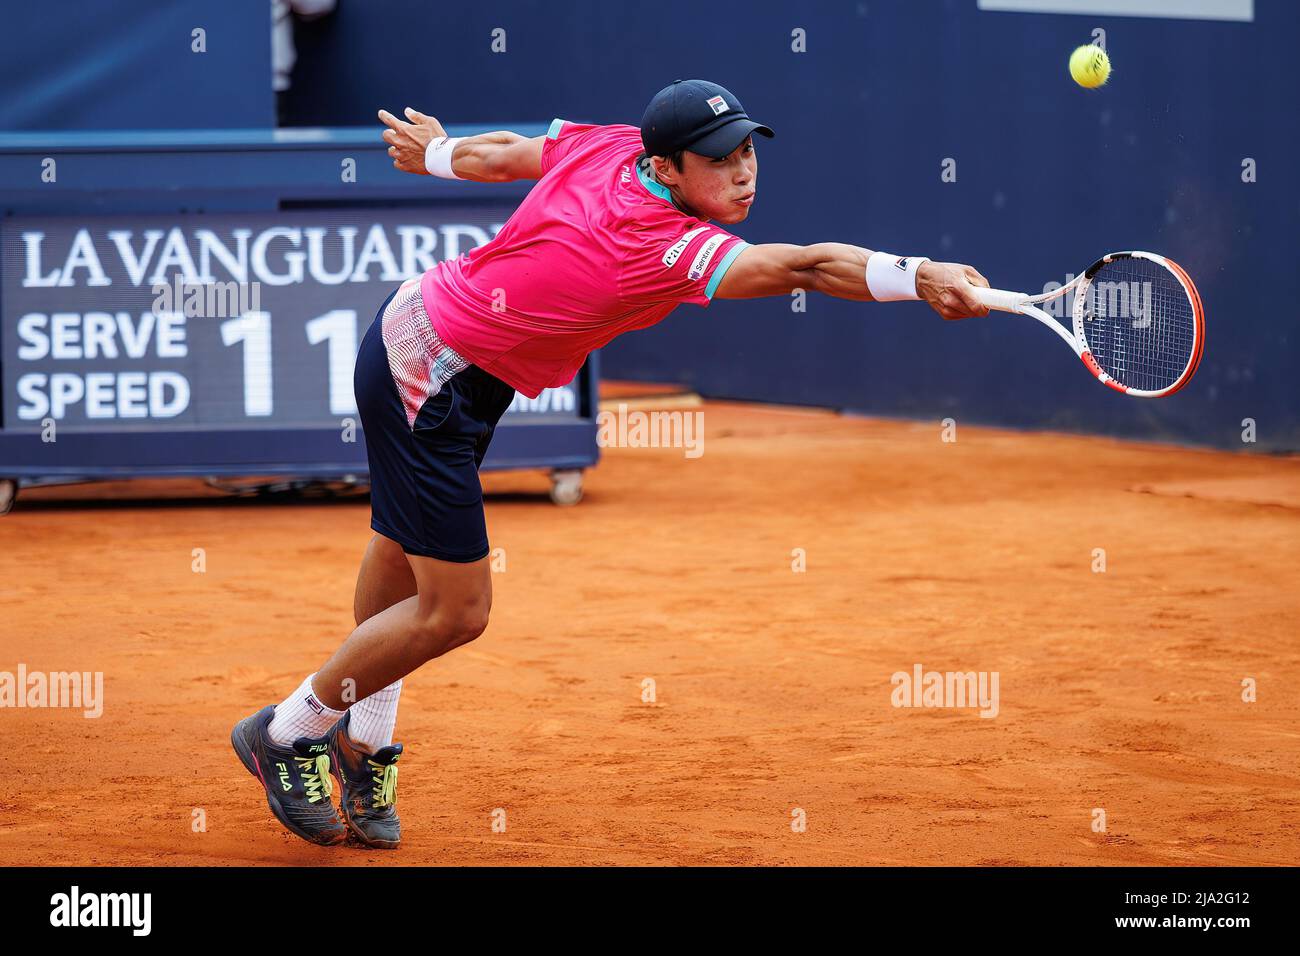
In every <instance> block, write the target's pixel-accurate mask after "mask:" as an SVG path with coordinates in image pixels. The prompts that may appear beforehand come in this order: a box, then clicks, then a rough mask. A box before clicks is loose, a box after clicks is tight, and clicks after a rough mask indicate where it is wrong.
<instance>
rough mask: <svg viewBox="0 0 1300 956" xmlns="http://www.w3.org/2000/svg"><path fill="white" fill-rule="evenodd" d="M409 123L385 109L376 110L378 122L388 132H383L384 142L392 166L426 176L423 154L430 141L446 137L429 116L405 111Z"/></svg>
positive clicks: (440, 127)
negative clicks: (386, 145) (385, 127)
mask: <svg viewBox="0 0 1300 956" xmlns="http://www.w3.org/2000/svg"><path fill="white" fill-rule="evenodd" d="M405 112H406V118H407V119H408V120H410V122H409V123H404V122H402V121H401V120H400V119H398V118H397V117H396V116H394V115H393V114H392V113H390V112H388V110H380V111H379V121H380V122H381V123H383V124H384V125H385V126H387V127H388V129H386V130H384V142H385V143H387V144H388V155H389V156H391V157H393V165H394V166H396V167H397V168H398V169H400V170H401V171H402V172H404V173H418V174H420V175H423V176H427V175H428V173H429V171H428V170H427V169H425V168H424V151H425V149H426V148H427V147H428V145H429V142H430V141H431V140H433V139H436V138H437V137H439V136H446V135H447V131H446V130H445V129H443V128H442V124H441V123H439V122H438V121H437V120H436V119H434V118H433V117H432V116H425V115H424V114H423V113H420V112H417V111H416V110H413V109H411V108H410V107H409V106H408V107H407V108H406V110H405Z"/></svg>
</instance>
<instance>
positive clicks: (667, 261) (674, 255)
mask: <svg viewBox="0 0 1300 956" xmlns="http://www.w3.org/2000/svg"><path fill="white" fill-rule="evenodd" d="M708 228H709V227H708V226H701V227H700V228H699V229H692V230H691V231H690V232H688V233H687V234H686V235H684V236H682V237H681V238H680V239H678V240H677V241H676V242H674V243H673V244H672V245H671V246H669V247H668V251H667V252H665V253H664V260H663V262H664V265H666V266H669V267H671V266H672V265H673V264H674V263H675V262H676V261H677V260H678V259H679V258H681V254H682V253H683V252H685V251H686V247H687V246H689V245H690V244H691V240H692V239H694V238H695V237H696V236H698V235H699V234H700V233H702V232H707V231H708Z"/></svg>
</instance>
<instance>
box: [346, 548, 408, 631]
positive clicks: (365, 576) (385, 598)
mask: <svg viewBox="0 0 1300 956" xmlns="http://www.w3.org/2000/svg"><path fill="white" fill-rule="evenodd" d="M415 593H416V587H415V574H414V573H413V572H412V571H411V565H410V562H408V561H407V560H406V554H405V552H403V551H402V546H401V545H400V544H398V543H397V542H396V541H394V540H392V539H391V538H386V537H384V536H383V535H382V534H376V535H374V536H373V537H372V538H371V539H370V543H369V544H368V545H366V553H365V556H364V557H362V559H361V570H360V571H358V572H357V587H356V591H355V593H354V594H353V597H352V616H353V618H354V620H355V621H356V623H357V624H361V623H362V622H363V621H366V620H368V619H369V618H372V617H374V616H375V615H376V614H378V613H379V612H380V611H383V610H385V609H386V608H390V607H392V606H393V605H394V604H396V603H397V602H399V601H404V600H406V599H407V598H409V597H411V596H413V595H414V594H415Z"/></svg>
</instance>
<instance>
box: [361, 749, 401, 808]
mask: <svg viewBox="0 0 1300 956" xmlns="http://www.w3.org/2000/svg"><path fill="white" fill-rule="evenodd" d="M366 762H367V763H368V764H370V769H371V770H372V771H374V776H373V777H372V778H371V779H372V780H374V781H375V786H374V790H373V793H374V804H375V806H376V807H391V806H392V805H393V803H394V801H396V800H397V764H395V763H390V764H388V765H386V766H385V765H384V764H378V763H375V762H374V761H373V760H368V761H366Z"/></svg>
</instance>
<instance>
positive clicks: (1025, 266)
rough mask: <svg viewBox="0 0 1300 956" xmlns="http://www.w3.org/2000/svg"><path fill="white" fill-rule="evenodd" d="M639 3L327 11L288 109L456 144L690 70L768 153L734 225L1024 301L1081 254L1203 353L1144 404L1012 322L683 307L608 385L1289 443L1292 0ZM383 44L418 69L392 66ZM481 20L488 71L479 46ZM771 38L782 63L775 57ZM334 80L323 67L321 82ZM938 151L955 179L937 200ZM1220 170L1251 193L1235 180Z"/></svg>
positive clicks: (619, 362)
mask: <svg viewBox="0 0 1300 956" xmlns="http://www.w3.org/2000/svg"><path fill="white" fill-rule="evenodd" d="M440 9H443V10H445V8H440ZM650 9H651V8H650V7H648V6H644V5H637V6H635V7H632V6H631V5H626V6H625V5H623V4H610V3H602V2H599V0H587V2H575V3H568V4H555V3H541V2H537V3H512V4H509V5H504V6H503V7H502V8H501V9H496V8H494V9H491V10H483V9H462V11H460V12H459V13H458V14H457V16H456V17H455V18H451V17H448V16H446V15H445V13H440V12H437V10H436V9H435V6H432V5H431V6H429V7H427V8H416V7H412V6H411V5H409V4H405V3H398V2H395V0H372V2H371V3H369V4H367V6H366V8H365V10H361V9H358V8H357V7H356V6H355V5H345V6H343V7H341V8H340V11H339V14H338V16H337V17H336V18H334V19H333V20H332V21H331V22H328V23H322V24H320V25H319V29H318V30H317V31H316V32H315V34H314V36H313V37H311V38H310V39H308V40H307V41H306V42H308V43H312V44H315V47H314V48H315V50H316V52H320V53H325V54H328V55H326V56H319V57H313V58H312V61H313V62H312V66H311V67H310V69H311V70H312V71H313V72H310V73H309V74H308V85H309V86H310V88H311V90H312V93H313V95H312V98H311V100H310V103H307V102H303V101H301V100H300V101H298V102H299V103H300V104H301V109H300V111H299V116H300V118H301V120H302V121H304V122H311V123H361V122H366V121H368V119H369V116H370V115H371V113H372V112H373V109H374V107H375V106H376V105H377V102H376V101H378V103H382V104H383V105H386V106H389V107H390V108H391V107H401V106H404V105H408V103H409V105H412V106H417V107H418V108H420V109H423V110H425V111H426V112H430V113H433V114H434V115H437V116H439V117H440V118H442V119H444V120H455V121H463V122H468V121H474V122H479V121H482V122H496V123H506V122H508V121H510V120H512V119H515V118H517V117H520V116H527V117H531V118H541V119H545V118H549V117H551V116H553V115H556V116H564V117H567V118H572V119H576V120H586V121H597V122H615V121H618V122H633V123H635V122H637V121H638V119H639V117H640V114H641V110H642V109H643V108H644V104H645V101H646V100H647V99H648V98H649V96H650V95H651V94H652V93H654V91H655V90H657V89H658V88H659V87H661V86H663V85H665V84H666V83H668V82H670V81H671V80H673V79H676V78H678V77H690V76H704V77H707V78H710V79H713V80H716V81H718V82H720V83H722V84H723V85H725V86H728V87H729V88H730V89H731V90H732V91H733V92H735V93H736V94H737V95H738V96H739V97H740V98H741V100H742V101H743V102H744V103H745V105H746V107H747V108H748V110H749V111H750V113H751V114H752V115H754V116H757V117H758V118H759V119H760V120H761V121H762V122H765V123H768V124H770V125H771V126H773V127H774V128H775V129H776V131H777V137H778V138H777V139H776V140H773V141H771V142H768V141H762V142H760V144H759V152H760V175H759V200H758V202H757V203H756V205H755V206H754V209H753V212H752V213H751V215H750V218H749V221H748V222H746V223H744V224H742V225H741V226H739V227H738V228H737V229H736V232H738V233H739V234H740V235H742V236H743V237H744V238H746V239H748V240H749V241H751V242H765V241H783V242H798V243H805V242H815V241H821V240H837V241H843V242H852V243H857V244H861V245H865V246H868V247H871V248H884V249H887V250H890V251H893V252H899V253H915V252H923V253H925V254H928V255H930V256H931V257H933V258H943V259H952V260H958V261H967V262H971V263H973V264H974V265H976V266H977V267H978V268H979V269H980V270H981V271H983V272H984V273H985V275H987V276H988V277H989V279H990V280H991V281H992V282H993V284H994V285H997V286H1001V287H1004V288H1015V289H1026V290H1033V291H1038V290H1040V289H1041V288H1042V286H1043V283H1045V282H1047V281H1051V280H1055V281H1058V282H1062V281H1065V278H1066V275H1065V274H1066V273H1067V272H1073V271H1076V270H1079V269H1082V268H1083V267H1084V266H1086V265H1087V264H1088V263H1090V262H1091V261H1092V260H1093V259H1095V258H1096V257H1097V256H1098V255H1100V254H1101V253H1103V252H1107V251H1111V250H1117V249H1129V248H1138V249H1149V250H1152V251H1156V252H1163V253H1165V254H1167V255H1169V256H1170V257H1172V258H1174V259H1176V260H1177V261H1178V262H1180V263H1181V264H1182V265H1183V266H1184V267H1185V268H1186V269H1188V270H1189V271H1190V272H1191V274H1192V275H1193V276H1194V277H1195V278H1196V280H1197V282H1198V284H1199V287H1200V291H1201V294H1202V297H1203V300H1204V302H1205V307H1206V310H1207V317H1208V318H1207V321H1208V336H1207V348H1206V354H1205V359H1204V362H1203V364H1202V366H1201V369H1200V371H1199V373H1198V375H1197V377H1196V379H1195V380H1194V381H1193V382H1192V384H1191V385H1190V386H1188V387H1187V388H1186V389H1185V390H1184V391H1183V392H1181V393H1179V394H1178V395H1175V396H1173V397H1171V398H1168V399H1163V400H1159V401H1154V402H1143V401H1138V400H1133V399H1126V398H1124V397H1122V396H1120V395H1116V394H1114V393H1112V392H1110V391H1109V390H1107V389H1104V388H1101V387H1099V386H1098V385H1097V384H1096V382H1095V381H1094V380H1093V379H1092V378H1091V377H1090V376H1089V375H1088V374H1087V373H1086V372H1085V371H1084V370H1083V369H1082V368H1079V367H1077V359H1075V358H1074V356H1072V355H1071V354H1069V352H1068V351H1067V350H1066V349H1064V348H1062V347H1061V346H1060V344H1059V343H1058V342H1057V341H1056V340H1055V339H1054V337H1053V336H1052V335H1051V334H1050V333H1049V332H1048V331H1047V330H1046V329H1042V328H1040V327H1038V326H1037V325H1036V324H1035V323H1033V322H1032V321H1031V320H1028V319H1020V318H1018V317H1014V316H1007V315H994V316H991V317H989V318H988V319H984V320H977V321H967V322H963V323H950V324H945V323H943V322H942V321H941V320H940V319H938V317H937V316H935V315H934V314H933V313H931V312H930V311H929V310H928V309H927V308H926V307H925V306H922V305H913V304H905V305H890V306H875V305H859V304H853V303H847V302H840V301H835V300H831V299H827V298H824V297H817V296H813V297H809V299H808V303H807V312H806V313H804V314H795V313H792V312H791V309H790V304H789V303H788V302H786V301H782V300H761V301H752V302H744V303H736V302H718V303H715V304H714V305H712V306H710V307H709V309H708V311H707V313H701V312H699V311H697V310H696V309H694V308H693V307H683V308H682V309H680V310H679V311H678V312H677V313H676V314H674V315H673V316H672V317H670V318H669V319H668V320H667V321H665V322H664V323H663V324H661V325H660V326H658V327H657V328H654V329H651V330H649V331H646V332H642V333H637V334H633V335H631V336H628V337H625V338H623V339H621V340H619V341H618V342H616V343H614V344H613V345H612V346H611V347H609V348H608V349H607V350H606V354H605V365H604V367H605V371H606V374H608V375H611V376H626V377H637V378H652V379H668V380H679V381H686V382H689V383H691V384H693V385H694V386H695V387H696V388H698V389H699V390H700V391H701V392H703V393H705V394H709V395H715V396H729V397H740V398H752V399H769V400H777V401H782V402H792V403H806V404H815V405H830V406H835V407H841V408H850V409H858V410H864V411H868V412H872V413H877V414H889V415H908V416H926V417H940V416H945V415H958V416H961V417H963V420H977V421H984V422H995V423H1001V424H1008V425H1017V426H1048V427H1053V428H1065V429H1079V430H1087V431H1100V432H1106V433H1111V434H1116V435H1132V436H1146V437H1152V438H1159V439H1172V440H1180V441H1188V442H1194V443H1199V444H1213V445H1223V446H1227V447H1238V448H1239V447H1241V438H1240V435H1241V420H1242V419H1243V418H1246V417H1251V418H1254V419H1256V421H1257V423H1258V432H1259V442H1260V446H1262V447H1273V448H1277V447H1287V448H1300V400H1298V399H1300V363H1298V362H1297V357H1296V333H1295V323H1296V313H1297V307H1296V306H1295V304H1294V302H1293V301H1291V297H1290V296H1289V295H1288V294H1286V293H1284V292H1281V293H1280V292H1279V291H1277V288H1278V284H1279V283H1290V282H1293V281H1294V280H1295V278H1296V276H1297V267H1296V253H1297V235H1298V234H1300V231H1298V229H1297V227H1298V226H1300V192H1298V189H1297V175H1296V173H1295V157H1296V156H1297V155H1300V135H1297V123H1296V113H1297V109H1296V101H1297V93H1298V92H1300V84H1297V82H1296V80H1295V77H1294V74H1293V73H1292V71H1291V64H1292V63H1293V61H1294V49H1295V44H1296V43H1297V41H1300V4H1297V3H1291V2H1283V0H1259V2H1257V3H1256V13H1255V21H1254V22H1253V23H1232V22H1209V21H1185V20H1184V21H1179V20H1166V19H1146V18H1134V17H1093V16H1067V15H1041V14H1014V13H994V12H986V11H980V10H978V9H976V3H975V0H947V2H871V3H852V2H844V3H833V4H832V3H823V4H807V5H804V4H778V3H764V4H754V3H735V2H732V3H726V2H724V3H716V4H710V5H703V4H700V3H698V2H681V0H662V2H660V3H657V4H655V5H653V9H654V10H655V13H654V14H651V13H650V12H649V11H650ZM421 10H422V11H423V12H420V11H421ZM505 11H508V12H505ZM399 23H401V24H402V25H401V27H400V29H401V31H402V32H403V33H405V34H407V35H415V36H421V35H423V36H427V37H429V40H430V42H431V43H432V44H433V46H434V47H435V48H436V49H437V51H438V53H437V55H436V56H429V55H428V54H427V51H426V49H425V48H423V46H422V45H419V44H397V45H394V44H393V43H392V36H393V31H394V30H395V29H398V26H397V25H398V24H399ZM498 26H500V27H504V28H505V29H506V31H507V32H506V42H507V52H506V53H505V54H493V53H492V52H491V51H490V45H489V44H490V34H491V30H492V29H493V28H494V27H498ZM795 27H802V28H803V29H805V30H806V31H807V49H808V52H806V53H802V54H796V53H793V52H791V49H790V34H791V30H792V29H793V28H795ZM1094 27H1102V28H1104V29H1105V30H1106V33H1107V47H1108V50H1109V52H1110V54H1111V58H1112V61H1113V63H1114V66H1115V73H1114V76H1113V78H1112V80H1111V83H1110V84H1109V85H1108V86H1107V87H1106V88H1104V89H1103V90H1101V91H1097V92H1088V91H1084V90H1082V89H1079V88H1078V87H1076V86H1075V85H1074V84H1073V83H1072V82H1070V80H1069V77H1068V76H1067V75H1066V72H1065V64H1066V59H1067V57H1068V55H1069V52H1070V51H1071V50H1072V49H1073V48H1074V47H1075V46H1077V45H1079V44H1081V43H1085V42H1088V41H1090V40H1091V39H1092V30H1093V28H1094ZM300 49H305V47H304V46H302V45H300ZM340 59H346V60H347V62H348V63H349V69H348V71H347V73H346V75H338V74H336V73H334V72H332V71H334V70H335V65H336V64H337V63H338V62H339V61H340ZM300 92H302V91H300ZM945 157H952V158H954V159H956V161H957V181H956V182H955V183H943V182H941V180H940V164H941V162H942V160H943V159H944V158H945ZM1244 157H1252V158H1254V159H1255V160H1256V161H1257V163H1258V182H1256V183H1253V184H1246V183H1243V182H1242V181H1241V170H1242V168H1241V163H1242V160H1243V158H1244Z"/></svg>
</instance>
